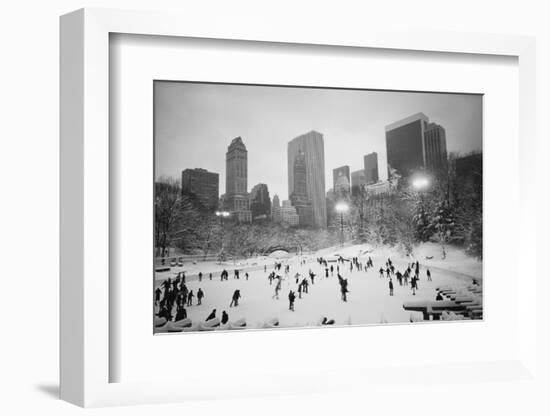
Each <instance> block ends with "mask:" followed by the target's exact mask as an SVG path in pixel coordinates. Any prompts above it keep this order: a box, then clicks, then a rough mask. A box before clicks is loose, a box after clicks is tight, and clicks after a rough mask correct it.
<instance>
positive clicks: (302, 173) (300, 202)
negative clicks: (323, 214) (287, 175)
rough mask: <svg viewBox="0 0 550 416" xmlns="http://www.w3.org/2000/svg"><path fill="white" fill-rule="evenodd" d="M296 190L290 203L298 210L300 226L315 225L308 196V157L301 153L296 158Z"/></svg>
mask: <svg viewBox="0 0 550 416" xmlns="http://www.w3.org/2000/svg"><path fill="white" fill-rule="evenodd" d="M292 169H293V172H294V190H293V192H292V194H291V195H290V202H291V203H292V205H293V206H294V207H295V208H296V212H297V213H298V216H299V218H300V225H302V226H309V225H313V224H314V221H313V209H312V207H311V202H310V200H309V198H308V194H307V174H306V172H307V169H306V157H305V154H304V153H303V152H300V153H298V154H297V155H296V157H295V158H294V166H293V168H292Z"/></svg>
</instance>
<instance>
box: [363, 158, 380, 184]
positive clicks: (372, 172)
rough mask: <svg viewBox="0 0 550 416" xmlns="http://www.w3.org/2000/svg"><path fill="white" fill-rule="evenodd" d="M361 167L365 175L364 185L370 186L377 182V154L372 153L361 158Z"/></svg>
mask: <svg viewBox="0 0 550 416" xmlns="http://www.w3.org/2000/svg"><path fill="white" fill-rule="evenodd" d="M363 167H364V173H365V183H366V184H367V185H368V184H371V183H376V182H378V180H379V178H378V153H376V152H372V153H369V154H368V155H365V157H364V158H363Z"/></svg>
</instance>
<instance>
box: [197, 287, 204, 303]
mask: <svg viewBox="0 0 550 416" xmlns="http://www.w3.org/2000/svg"><path fill="white" fill-rule="evenodd" d="M202 298H204V292H203V291H202V289H201V288H200V287H199V291H198V292H197V305H202Z"/></svg>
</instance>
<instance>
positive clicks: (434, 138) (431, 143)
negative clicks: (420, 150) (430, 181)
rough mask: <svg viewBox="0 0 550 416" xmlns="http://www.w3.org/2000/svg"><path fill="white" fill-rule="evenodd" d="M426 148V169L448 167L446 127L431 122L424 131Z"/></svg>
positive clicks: (436, 169)
mask: <svg viewBox="0 0 550 416" xmlns="http://www.w3.org/2000/svg"><path fill="white" fill-rule="evenodd" d="M424 146H425V149H426V169H429V170H433V171H439V170H442V169H445V168H446V167H447V139H446V136H445V129H444V128H443V127H441V126H440V125H439V124H435V123H430V124H428V125H427V126H426V130H425V131H424Z"/></svg>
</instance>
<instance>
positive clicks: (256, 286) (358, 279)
mask: <svg viewBox="0 0 550 416" xmlns="http://www.w3.org/2000/svg"><path fill="white" fill-rule="evenodd" d="M338 252H341V253H343V254H344V255H350V256H351V255H357V254H359V253H360V252H361V251H360V248H357V246H355V247H353V248H352V247H349V248H346V249H344V250H341V249H340V250H338V249H332V250H327V251H326V252H324V253H322V254H323V255H326V256H329V255H332V254H335V253H338ZM388 254H391V255H392V256H391V258H392V261H393V263H394V265H395V267H396V271H397V270H400V271H401V272H404V271H405V269H406V267H407V264H408V262H410V261H411V260H410V259H407V258H405V257H398V256H397V255H396V254H395V253H393V252H392V253H389V252H387V251H381V250H379V251H375V252H372V253H369V254H366V253H365V254H363V255H360V256H359V257H360V261H362V262H363V263H365V262H366V259H367V258H368V256H369V255H370V256H371V257H372V259H373V261H374V268H370V269H369V270H368V271H366V270H363V271H357V269H356V268H354V269H353V271H352V272H350V269H349V262H346V263H345V265H340V274H341V275H342V276H343V277H344V278H346V279H348V282H349V283H348V289H349V293H348V301H347V302H343V301H342V300H341V293H340V286H339V284H338V278H337V276H336V263H329V267H330V264H333V265H334V268H335V270H334V274H333V275H332V276H331V275H330V273H329V277H328V278H325V270H324V267H322V266H320V265H319V264H318V263H317V262H316V261H315V258H316V256H317V255H319V253H317V254H315V255H312V256H307V257H306V256H304V257H291V258H288V259H280V260H278V261H281V262H282V263H283V265H284V264H287V263H288V264H290V273H289V274H288V275H285V273H284V266H283V268H282V269H281V271H278V272H277V271H276V273H277V274H280V275H282V276H283V281H282V290H281V291H280V293H279V298H278V299H277V298H274V297H273V295H274V293H275V282H273V284H272V285H270V284H269V280H268V275H269V273H270V272H271V271H272V270H273V265H274V262H275V259H272V258H261V259H254V260H249V261H248V262H246V263H241V264H240V265H237V266H234V265H232V264H227V265H223V266H220V265H218V264H215V263H198V264H196V265H192V266H191V267H187V268H186V267H185V265H184V267H183V268H173V269H172V271H170V272H164V273H157V275H156V276H155V285H156V286H159V285H160V283H161V282H162V280H164V279H166V278H168V277H172V278H173V277H175V275H176V274H177V272H178V271H179V270H186V274H188V275H189V276H191V277H190V278H188V279H187V283H186V285H187V287H188V288H189V290H193V293H194V294H195V295H196V293H197V291H198V289H199V288H202V290H203V292H204V293H205V297H204V298H203V300H202V305H200V306H197V305H196V303H197V299H196V298H194V299H193V306H190V307H187V308H186V309H187V316H188V318H191V319H192V320H193V322H194V323H195V322H203V321H204V320H205V319H206V317H207V316H208V315H209V314H210V312H211V311H212V309H214V308H215V309H216V310H217V315H216V316H218V317H221V313H222V311H224V310H225V311H226V312H227V313H228V314H229V319H230V321H235V320H238V319H241V318H244V319H246V322H247V328H259V327H261V325H262V323H263V322H265V321H267V320H270V319H272V318H278V320H279V322H280V327H282V328H284V327H307V326H317V325H318V323H319V321H320V320H321V319H322V318H323V317H327V318H328V319H334V320H335V324H336V325H339V326H341V325H372V324H380V323H407V322H410V320H411V318H413V319H418V314H417V313H412V314H411V312H410V311H406V310H404V309H403V302H406V301H413V300H435V296H436V287H439V286H453V287H457V288H465V287H466V286H468V285H470V284H471V279H470V277H476V278H480V277H481V266H480V264H478V265H476V264H475V263H476V261H474V260H471V259H468V258H459V260H458V261H457V260H456V259H455V260H453V253H452V252H451V253H450V256H449V257H448V261H447V263H445V262H442V261H441V260H438V259H436V258H435V256H434V259H433V260H432V262H431V263H433V266H429V265H428V266H421V267H420V280H419V282H418V286H419V290H417V291H416V295H413V292H412V291H411V289H410V285H408V286H405V285H404V286H400V285H399V283H398V282H397V279H396V278H395V277H393V279H392V280H393V284H394V296H389V287H388V282H389V279H387V278H386V277H384V278H380V274H379V269H380V266H383V267H384V268H385V261H386V259H387V256H388ZM300 259H305V260H306V261H307V264H305V265H300V264H299V262H300ZM421 260H424V261H421ZM419 261H421V263H430V261H428V260H426V259H425V258H424V259H419ZM468 262H470V263H472V264H466V263H468ZM263 264H266V265H267V272H264V269H263ZM446 265H447V267H448V270H445V268H444V266H446ZM223 267H226V269H227V271H228V272H229V280H226V281H223V282H222V281H220V273H219V270H220V269H221V268H223ZM235 267H238V268H239V269H240V270H241V272H240V279H234V277H233V272H234V269H235ZM426 267H431V268H430V271H431V274H432V281H431V282H429V281H427V278H426ZM258 268H259V270H258ZM461 268H462V269H465V270H466V271H468V272H469V274H463V273H458V272H457V269H461ZM251 269H252V270H251ZM310 269H311V270H312V271H313V272H314V273H315V274H316V277H315V283H314V284H310V285H309V293H307V294H305V293H303V294H302V298H301V299H300V298H298V291H297V289H298V285H297V284H296V280H295V278H294V275H295V274H296V273H300V275H301V276H300V280H301V279H302V278H303V277H306V276H308V272H309V270H310ZM198 270H201V271H202V272H203V274H204V277H203V279H202V281H201V282H199V281H198V279H197V278H196V276H195V275H193V274H192V273H195V272H197V271H198ZM247 270H248V274H249V278H248V280H246V279H245V272H246V271H247ZM211 271H212V273H213V277H212V280H209V277H208V274H209V273H210V272H211ZM472 271H473V272H472ZM384 276H385V274H384ZM236 289H239V290H240V293H241V296H242V297H241V299H240V300H239V306H238V307H232V308H230V307H229V304H230V302H231V297H232V294H233V292H234V291H235V290H236ZM290 290H293V291H295V293H296V301H295V306H294V309H295V311H294V312H293V311H290V310H289V301H288V293H289V291H290Z"/></svg>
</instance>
